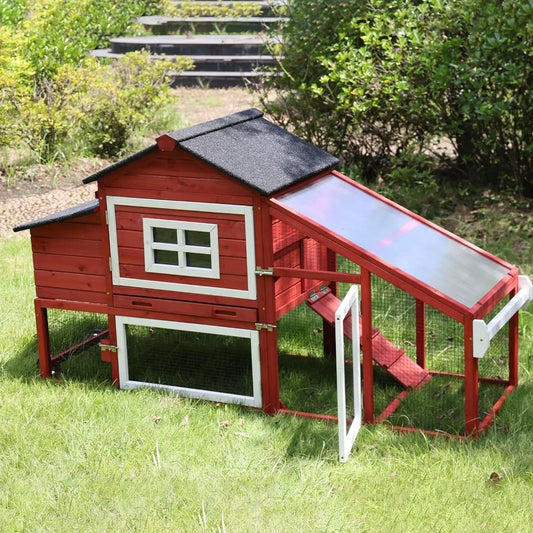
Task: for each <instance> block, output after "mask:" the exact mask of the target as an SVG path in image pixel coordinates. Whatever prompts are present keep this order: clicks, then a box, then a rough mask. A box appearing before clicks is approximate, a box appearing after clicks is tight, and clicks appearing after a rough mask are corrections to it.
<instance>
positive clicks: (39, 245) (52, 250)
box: [31, 235, 103, 257]
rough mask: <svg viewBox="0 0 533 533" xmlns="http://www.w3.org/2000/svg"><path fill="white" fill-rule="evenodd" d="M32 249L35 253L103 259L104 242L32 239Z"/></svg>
mask: <svg viewBox="0 0 533 533" xmlns="http://www.w3.org/2000/svg"><path fill="white" fill-rule="evenodd" d="M31 248H32V251H33V252H34V253H44V254H55V255H67V256H68V255H75V256H78V257H102V256H103V246H102V241H97V240H81V239H76V240H73V239H61V238H59V237H58V238H41V237H33V235H32V239H31Z"/></svg>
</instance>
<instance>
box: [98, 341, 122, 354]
mask: <svg viewBox="0 0 533 533" xmlns="http://www.w3.org/2000/svg"><path fill="white" fill-rule="evenodd" d="M98 346H99V347H100V350H101V351H102V352H104V351H108V352H116V351H117V350H118V346H113V345H111V344H102V343H101V342H100V343H99V344H98Z"/></svg>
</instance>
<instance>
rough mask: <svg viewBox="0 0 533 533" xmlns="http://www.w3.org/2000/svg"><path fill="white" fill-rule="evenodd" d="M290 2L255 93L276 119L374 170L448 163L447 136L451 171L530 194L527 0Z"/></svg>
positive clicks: (531, 42) (532, 144) (532, 149)
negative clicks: (413, 161)
mask: <svg viewBox="0 0 533 533" xmlns="http://www.w3.org/2000/svg"><path fill="white" fill-rule="evenodd" d="M291 6H292V14H291V21H290V22H289V23H288V24H287V25H286V26H285V27H284V30H283V31H284V44H283V49H282V53H283V55H284V57H285V59H283V60H282V68H281V75H280V76H275V77H271V78H270V80H269V81H268V82H267V85H266V86H265V87H264V89H263V97H262V101H263V105H264V106H265V107H266V109H267V110H268V111H269V112H270V113H271V114H272V115H273V116H274V117H275V118H276V119H278V120H279V121H280V122H285V123H288V124H289V123H290V124H292V126H293V127H294V128H295V129H296V130H297V132H298V133H300V134H303V135H304V136H305V137H307V138H308V139H309V140H311V141H313V142H315V143H317V144H319V145H321V146H323V147H324V148H326V149H329V150H331V151H334V152H335V153H337V154H338V155H341V156H342V157H344V158H345V160H346V161H347V162H350V161H360V160H362V159H365V160H366V161H367V163H365V164H370V166H372V167H374V168H373V170H376V167H377V168H378V170H380V168H381V165H382V163H383V162H385V164H388V163H386V161H387V160H389V159H390V158H393V157H395V156H397V155H399V154H401V153H402V152H405V151H418V152H427V153H433V154H434V155H436V156H438V157H440V158H443V159H444V158H446V157H447V156H449V155H450V154H449V153H447V152H444V151H442V150H436V149H435V146H436V143H435V141H436V140H439V139H442V138H444V139H447V140H448V144H449V146H451V148H452V153H451V155H452V156H453V157H454V159H455V161H456V163H457V167H456V168H457V170H458V175H459V176H462V177H465V176H466V177H467V178H468V179H469V180H473V179H477V180H479V179H481V180H483V181H485V182H486V183H490V184H492V185H502V184H503V185H506V186H513V187H518V188H520V189H522V190H523V191H525V192H528V191H529V192H530V193H532V194H533V174H532V170H531V168H532V167H533V165H532V163H533V139H532V137H531V128H530V126H529V124H528V122H529V121H530V111H531V109H532V107H533V106H532V104H533V97H532V95H533V89H532V87H533V85H532V82H533V71H532V69H531V68H530V65H531V60H532V56H533V31H532V29H533V22H532V20H533V4H531V2H530V1H529V0H504V1H500V0H487V1H485V0H472V1H470V2H461V1H458V0H452V1H449V2H443V1H442V0H418V1H414V0H413V1H410V2H403V1H400V0H369V1H368V2H366V3H364V4H363V3H361V4H359V3H358V4H357V6H355V7H354V5H353V4H352V3H349V2H320V1H317V2H310V3H308V2H304V1H302V0H294V2H292V3H291ZM317 29H318V31H317ZM272 92H273V93H274V96H275V98H271V96H272Z"/></svg>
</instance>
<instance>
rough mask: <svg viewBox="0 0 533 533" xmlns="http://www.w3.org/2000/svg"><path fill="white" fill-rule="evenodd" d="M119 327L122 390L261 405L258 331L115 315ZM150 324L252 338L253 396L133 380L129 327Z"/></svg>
mask: <svg viewBox="0 0 533 533" xmlns="http://www.w3.org/2000/svg"><path fill="white" fill-rule="evenodd" d="M115 324H116V328H117V347H118V370H119V384H120V388H121V389H138V388H143V387H148V388H155V389H163V390H167V391H169V392H173V393H176V394H178V395H180V396H185V397H188V398H197V399H200V400H209V401H214V402H223V403H236V404H239V405H246V406H249V407H258V408H260V407H262V395H261V364H260V357H259V332H258V331H255V330H248V329H242V328H227V327H221V326H209V325H206V324H189V323H186V322H172V321H168V320H156V319H148V318H135V317H124V316H117V317H115ZM128 325H134V326H147V327H153V328H162V329H173V330H178V331H189V332H198V333H210V334H214V335H225V336H229V337H241V338H245V339H250V348H251V353H250V357H251V362H252V383H253V385H252V390H253V395H252V396H245V395H240V394H231V393H226V392H219V391H209V390H202V389H193V388H188V387H176V386H173V385H162V384H159V383H146V382H143V381H135V380H130V377H129V370H128V346H127V339H126V326H128Z"/></svg>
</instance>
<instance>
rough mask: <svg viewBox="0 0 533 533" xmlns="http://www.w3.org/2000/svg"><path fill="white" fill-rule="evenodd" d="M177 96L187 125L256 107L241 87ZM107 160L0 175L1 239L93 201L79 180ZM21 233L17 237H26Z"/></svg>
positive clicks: (196, 90) (182, 92) (89, 190)
mask: <svg viewBox="0 0 533 533" xmlns="http://www.w3.org/2000/svg"><path fill="white" fill-rule="evenodd" d="M176 92H177V94H178V103H177V108H178V111H179V112H180V113H181V115H182V116H183V118H184V120H185V122H186V125H193V124H198V123H200V122H205V121H207V120H212V119H214V118H218V117H222V116H224V115H228V114H230V113H236V112H238V111H242V110H243V109H248V108H249V107H253V106H254V105H257V102H256V101H255V100H254V97H253V95H252V94H251V93H250V92H249V91H247V90H245V89H240V88H231V89H199V88H182V89H177V90H176ZM110 163H111V162H110V161H93V160H80V161H78V162H76V163H75V164H72V165H70V166H60V165H48V166H46V167H45V166H44V165H35V166H32V167H30V168H28V170H27V175H26V176H24V178H23V179H21V178H18V179H16V180H12V182H10V180H9V179H8V176H6V175H5V174H1V173H0V238H4V237H13V236H16V235H17V234H16V233H13V227H15V226H17V225H20V224H23V223H25V222H29V221H31V220H35V219H37V218H41V217H43V216H46V215H49V214H51V213H56V212H57V211H61V210H62V209H67V208H69V207H72V206H75V205H78V204H80V203H83V202H87V201H89V200H91V199H93V198H94V193H95V190H96V186H95V184H90V185H82V184H81V181H82V180H83V179H84V178H86V177H87V176H90V175H91V174H94V173H95V172H97V171H98V170H100V169H101V168H105V167H106V166H108V165H109V164H110ZM27 234H28V232H22V233H19V234H18V235H27Z"/></svg>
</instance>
